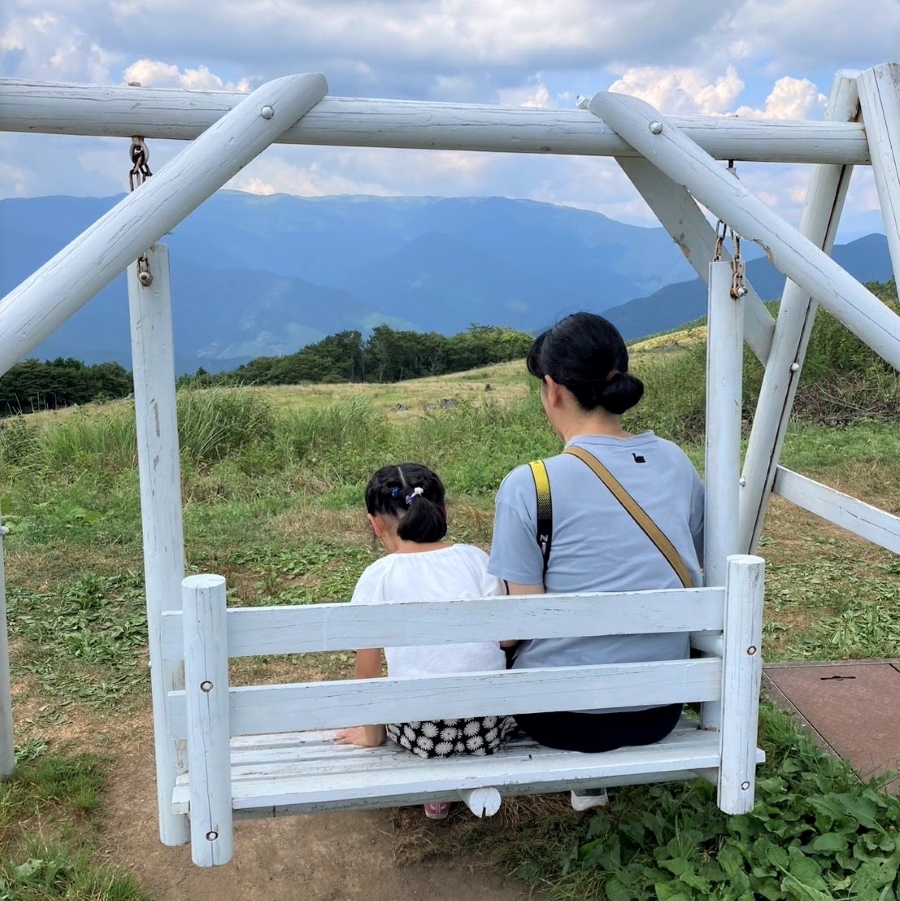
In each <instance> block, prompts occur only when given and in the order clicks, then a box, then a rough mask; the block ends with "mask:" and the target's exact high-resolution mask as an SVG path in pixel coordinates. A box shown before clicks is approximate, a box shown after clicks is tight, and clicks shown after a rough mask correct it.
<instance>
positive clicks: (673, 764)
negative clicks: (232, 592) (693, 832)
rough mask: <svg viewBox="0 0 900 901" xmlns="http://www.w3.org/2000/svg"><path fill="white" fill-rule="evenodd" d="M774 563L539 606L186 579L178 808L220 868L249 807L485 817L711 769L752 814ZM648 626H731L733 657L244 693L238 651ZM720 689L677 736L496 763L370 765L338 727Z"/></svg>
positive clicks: (732, 800)
mask: <svg viewBox="0 0 900 901" xmlns="http://www.w3.org/2000/svg"><path fill="white" fill-rule="evenodd" d="M764 569H765V564H764V563H763V561H762V560H761V559H760V558H758V557H747V556H740V555H733V556H731V557H729V559H728V562H727V574H726V576H725V578H724V581H725V585H724V587H720V588H701V589H682V590H681V591H645V592H627V593H622V594H608V595H606V594H600V595H597V594H595V595H593V596H577V595H547V596H545V597H540V598H532V599H531V602H532V603H531V604H529V599H527V598H483V599H474V600H456V601H443V602H433V601H432V602H410V603H404V604H390V605H388V606H384V605H378V606H374V607H365V606H350V605H347V604H325V605H321V606H319V607H308V606H296V607H277V608H258V607H253V608H243V609H231V610H228V609H227V608H226V595H225V580H224V579H223V578H222V577H221V576H214V575H201V576H192V577H190V578H187V579H185V580H184V582H183V594H184V610H183V612H182V611H170V612H167V613H164V614H163V621H164V622H165V626H164V631H165V632H166V637H165V639H164V642H163V645H164V647H165V649H166V651H167V652H168V653H170V654H173V655H174V656H175V660H176V661H177V660H181V659H183V661H184V665H185V674H186V675H185V689H184V690H182V691H172V692H170V693H169V696H168V702H167V706H168V726H169V738H170V740H171V741H173V742H176V741H180V740H184V739H186V740H187V745H188V748H189V749H190V766H189V768H188V772H187V773H185V774H183V775H181V776H179V778H178V780H177V784H176V786H175V790H174V791H173V793H172V795H171V806H172V810H173V813H175V814H176V815H178V816H184V815H185V813H188V814H189V815H190V821H191V847H192V856H193V860H194V862H195V863H197V864H199V865H201V866H215V865H218V864H222V863H227V861H228V860H229V859H230V856H231V850H232V838H231V836H232V807H234V808H235V809H236V810H239V811H241V812H242V813H244V814H249V815H254V814H256V815H260V811H262V812H263V815H274V814H276V813H280V812H290V813H302V812H308V811H310V810H316V809H320V808H321V807H325V808H328V809H334V808H336V807H339V808H344V809H348V808H364V807H372V806H380V805H384V804H391V805H401V804H412V803H418V802H421V801H422V800H426V799H432V800H435V799H437V800H442V799H445V798H454V799H455V798H460V799H462V800H464V801H465V802H466V803H467V804H468V805H469V806H470V807H471V808H473V810H475V812H476V813H477V814H478V815H484V814H485V813H487V814H491V813H495V812H496V811H497V809H498V808H499V806H500V798H501V795H502V794H509V793H517V794H518V793H537V792H546V791H556V790H559V789H560V788H562V787H571V786H582V787H592V786H597V785H619V784H633V783H639V782H655V781H665V780H667V779H671V778H690V777H697V776H699V777H701V778H706V779H709V780H710V781H712V782H713V783H714V784H716V785H717V786H718V803H719V806H720V807H721V808H722V809H723V810H724V811H726V812H728V813H746V812H748V811H749V810H750V809H752V806H753V796H754V785H755V773H756V766H757V764H758V763H759V762H760V761H761V760H762V759H763V757H762V752H761V751H760V750H759V749H758V748H757V747H756V732H757V706H758V697H759V686H760V678H761V674H762V669H761V664H760V658H761V654H760V647H759V645H760V639H761V635H762V603H763V573H764ZM591 605H593V606H594V608H595V609H591ZM639 622H647V623H650V624H652V628H653V629H658V630H659V631H683V632H687V631H698V632H700V633H702V634H706V633H707V632H709V631H718V632H719V634H721V635H722V636H723V637H724V644H723V652H722V655H721V656H718V657H708V658H704V659H698V660H691V659H688V660H666V661H656V662H651V663H628V664H605V665H600V666H573V667H548V668H544V669H530V670H529V669H526V670H501V671H493V672H483V673H466V674H465V675H464V676H461V675H459V674H448V675H440V676H431V677H404V678H397V677H393V678H391V677H388V678H381V679H363V680H352V681H348V680H342V681H330V682H306V683H295V684H289V685H255V686H243V687H238V688H229V686H228V660H229V658H230V657H232V656H235V655H236V654H237V655H239V656H247V655H259V654H270V653H273V641H274V644H275V652H277V653H297V652H313V651H321V650H345V649H349V648H354V647H356V646H358V645H359V644H360V643H361V639H362V640H364V641H365V642H366V643H367V644H370V645H379V646H385V645H386V646H397V645H421V644H431V643H434V641H435V637H434V636H436V635H440V636H442V640H443V641H444V642H446V643H460V642H467V641H472V640H478V639H484V638H485V637H490V636H494V635H512V634H516V635H522V634H528V635H529V636H532V637H535V638H543V637H551V636H557V635H571V634H573V632H576V631H578V630H584V631H587V632H589V633H590V634H597V635H603V634H611V635H620V634H628V633H629V632H631V631H632V630H633V629H634V628H635V624H636V623H639ZM276 629H277V630H278V635H277V638H276V632H275V630H276ZM179 634H180V635H181V636H182V639H181V642H179V641H178V636H179ZM166 659H168V657H166ZM169 662H172V661H169ZM710 700H717V701H720V702H722V714H723V715H722V721H721V727H720V728H719V729H718V731H716V730H712V731H704V730H703V729H701V728H699V724H694V726H693V729H691V728H690V727H689V726H687V725H684V726H683V727H682V728H680V729H679V730H677V732H676V734H674V735H673V736H671V737H670V739H667V740H666V742H665V743H664V744H663V745H660V746H651V747H646V748H630V749H621V750H620V751H617V752H609V754H597V755H585V754H580V753H578V752H560V751H549V749H543V750H542V749H539V748H536V747H534V746H529V747H528V748H527V749H522V748H519V747H518V746H514V747H513V748H512V749H511V751H510V752H509V753H507V751H501V752H498V753H497V754H495V755H493V756H492V757H491V758H487V759H485V758H474V757H468V758H465V757H464V758H456V759H454V758H450V759H448V760H441V761H424V762H423V761H421V760H419V759H418V758H416V757H415V756H414V755H411V754H408V753H406V752H402V751H400V752H392V751H391V750H390V749H389V748H384V749H381V751H379V752H374V751H372V750H371V749H369V750H367V751H366V752H365V755H366V759H365V761H361V760H360V759H359V758H358V757H353V756H352V755H353V752H352V750H351V749H347V748H344V747H342V746H339V745H336V744H334V743H333V732H324V731H323V730H333V729H337V728H341V727H346V726H353V725H358V724H360V723H372V722H377V723H389V722H404V721H407V720H420V719H434V718H441V719H447V718H456V717H466V716H489V715H496V714H497V713H498V712H504V713H534V712H539V711H550V710H569V709H573V708H574V709H592V708H619V707H632V706H637V707H641V706H654V705H661V704H674V703H688V702H693V701H701V702H702V701H710ZM273 730H277V732H278V733H279V735H277V736H273V735H272V732H273ZM692 732H693V737H692V735H691V733H692ZM345 751H350V755H351V756H349V757H348V756H347V754H345ZM544 752H546V753H544ZM251 753H252V754H255V756H253V757H252V758H250V757H249V755H250V754H251ZM610 755H612V756H610Z"/></svg>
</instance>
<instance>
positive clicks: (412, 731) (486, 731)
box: [385, 716, 516, 757]
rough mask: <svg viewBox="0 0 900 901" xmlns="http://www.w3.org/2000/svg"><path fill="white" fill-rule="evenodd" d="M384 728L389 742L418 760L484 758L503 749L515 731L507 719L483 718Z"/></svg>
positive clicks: (513, 721)
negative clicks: (414, 755) (410, 752)
mask: <svg viewBox="0 0 900 901" xmlns="http://www.w3.org/2000/svg"><path fill="white" fill-rule="evenodd" d="M385 728H386V729H387V736H388V738H389V739H390V740H391V741H392V742H394V743H395V744H398V745H400V747H401V748H406V750H407V751H412V753H413V754H416V755H418V756H419V757H450V756H451V755H452V754H474V755H476V756H482V757H483V756H485V755H487V754H493V753H494V752H495V751H499V750H500V748H502V747H503V745H504V744H505V743H506V741H507V739H508V738H509V737H510V735H511V734H512V733H513V732H514V731H515V730H516V723H515V720H514V719H513V718H512V717H509V716H483V717H475V718H474V719H458V720H422V721H421V722H412V723H388V724H387V726H386V727H385Z"/></svg>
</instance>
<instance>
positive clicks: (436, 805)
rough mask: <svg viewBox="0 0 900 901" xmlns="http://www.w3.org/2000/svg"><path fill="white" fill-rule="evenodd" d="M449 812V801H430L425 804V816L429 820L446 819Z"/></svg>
mask: <svg viewBox="0 0 900 901" xmlns="http://www.w3.org/2000/svg"><path fill="white" fill-rule="evenodd" d="M449 813H450V802H449V801H429V802H428V803H427V804H426V805H425V816H426V817H428V819H429V820H446V819H447V816H448V815H449Z"/></svg>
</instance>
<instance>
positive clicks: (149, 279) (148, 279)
mask: <svg viewBox="0 0 900 901" xmlns="http://www.w3.org/2000/svg"><path fill="white" fill-rule="evenodd" d="M138 281H139V282H140V283H141V284H142V285H143V286H144V287H145V288H146V287H148V286H149V285H151V284H152V283H153V276H152V275H151V274H150V273H149V272H147V271H146V269H145V270H143V271H142V272H139V273H138Z"/></svg>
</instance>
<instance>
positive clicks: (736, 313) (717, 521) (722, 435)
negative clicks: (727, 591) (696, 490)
mask: <svg viewBox="0 0 900 901" xmlns="http://www.w3.org/2000/svg"><path fill="white" fill-rule="evenodd" d="M731 288H732V264H731V263H728V262H725V261H720V262H717V263H710V264H709V319H708V331H707V341H706V470H705V480H706V514H705V519H704V523H705V527H704V541H703V546H704V562H703V572H704V576H705V581H706V584H707V585H708V586H709V585H724V584H725V574H726V569H727V563H726V561H727V558H728V557H729V556H730V555H731V554H734V553H736V552H737V549H738V532H737V526H738V497H739V493H740V484H739V482H740V477H741V399H742V384H743V374H744V373H743V369H744V367H743V362H744V354H743V349H744V338H743V330H744V329H743V325H744V305H743V298H741V297H738V298H733V297H732V296H731Z"/></svg>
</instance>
